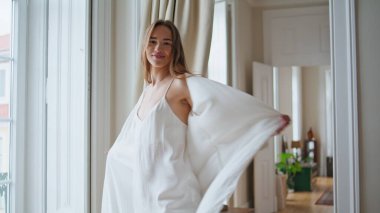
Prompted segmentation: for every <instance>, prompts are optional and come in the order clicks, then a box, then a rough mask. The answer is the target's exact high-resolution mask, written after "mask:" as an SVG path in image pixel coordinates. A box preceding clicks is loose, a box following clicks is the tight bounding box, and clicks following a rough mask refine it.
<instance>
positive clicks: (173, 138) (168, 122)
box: [102, 20, 289, 213]
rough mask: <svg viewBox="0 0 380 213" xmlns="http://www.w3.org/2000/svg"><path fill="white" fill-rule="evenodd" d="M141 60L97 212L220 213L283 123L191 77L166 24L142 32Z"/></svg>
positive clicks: (243, 97)
mask: <svg viewBox="0 0 380 213" xmlns="http://www.w3.org/2000/svg"><path fill="white" fill-rule="evenodd" d="M142 62H143V65H144V70H145V75H144V78H145V81H146V83H147V87H146V88H145V89H144V91H143V93H142V95H141V97H140V99H139V101H138V103H137V104H136V106H135V108H134V109H133V110H132V112H131V113H130V115H129V116H128V118H127V120H126V122H125V124H124V126H123V129H122V131H121V133H120V135H119V136H118V138H117V140H116V142H115V144H114V145H113V146H112V148H111V149H110V151H109V153H108V157H107V166H106V175H105V182H104V190H103V202H102V212H103V213H124V212H127V213H129V212H135V213H140V212H168V213H172V212H184V213H193V212H199V213H203V212H218V211H220V209H221V207H222V203H223V201H224V200H226V199H227V198H228V196H229V195H230V194H231V193H232V192H233V190H234V189H235V187H236V184H237V181H238V178H239V176H240V174H241V173H242V171H243V170H244V168H245V167H246V166H247V165H248V163H249V161H250V159H251V158H252V157H253V155H254V153H255V152H256V151H257V150H258V149H259V148H260V146H261V145H262V144H263V143H264V142H265V140H267V139H268V138H269V137H270V136H271V135H273V134H274V133H275V132H276V130H277V131H280V130H282V129H283V128H284V127H285V126H286V125H287V124H288V123H289V118H288V117H287V116H283V115H281V114H279V113H278V112H276V111H274V110H273V109H271V108H269V107H267V106H265V105H263V104H261V103H260V102H258V101H257V100H256V99H254V98H253V97H252V96H249V95H247V94H245V93H242V92H240V91H237V90H234V89H232V88H230V87H227V86H224V85H221V84H219V83H216V82H213V81H210V80H207V79H205V78H202V77H196V76H192V75H191V73H190V72H189V71H188V69H187V67H186V62H185V57H184V51H183V48H182V44H181V39H180V34H179V32H178V30H177V28H176V27H175V26H174V25H173V24H172V23H171V22H170V21H162V20H160V21H157V22H155V23H153V24H152V25H151V26H150V27H149V28H148V31H147V34H146V37H145V40H144V46H143V51H142ZM231 102H232V103H231ZM245 113H248V114H245Z"/></svg>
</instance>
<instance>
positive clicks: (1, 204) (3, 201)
mask: <svg viewBox="0 0 380 213" xmlns="http://www.w3.org/2000/svg"><path fill="white" fill-rule="evenodd" d="M6 175H7V174H2V173H1V174H0V180H2V178H4V177H5V176H6ZM5 212H9V184H8V183H4V184H0V213H5Z"/></svg>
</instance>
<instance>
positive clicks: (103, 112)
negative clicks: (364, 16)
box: [91, 0, 360, 213]
mask: <svg viewBox="0 0 380 213" xmlns="http://www.w3.org/2000/svg"><path fill="white" fill-rule="evenodd" d="M107 2H108V1H107V0H95V2H94V5H98V4H106V5H107V4H109V3H107ZM93 10H97V11H98V13H99V12H100V13H101V14H103V15H104V16H105V17H108V18H107V19H104V20H102V19H96V18H95V19H93V22H92V25H93V27H94V28H95V29H97V30H96V31H93V35H92V36H93V43H96V42H101V43H103V42H104V43H109V40H110V39H111V36H110V34H108V33H111V32H109V31H107V28H108V26H112V19H111V18H109V17H111V14H112V7H110V6H108V7H104V8H99V7H93ZM93 12H94V14H97V13H96V11H93ZM329 12H330V38H331V41H330V43H331V68H332V73H333V78H332V81H333V102H334V112H333V113H334V129H335V131H334V132H335V135H334V139H335V142H334V156H333V157H334V200H335V203H334V204H335V205H334V211H335V212H348V213H354V212H359V211H360V188H359V145H358V104H357V67H356V36H355V33H356V27H355V0H342V1H335V0H329ZM104 32H108V33H107V34H108V36H105V37H104ZM109 48H110V47H109V46H93V48H92V52H93V56H92V61H104V59H107V60H106V61H110V60H109V59H110V58H111V51H110V49H109ZM102 65H103V66H102V67H103V68H104V69H93V70H92V74H93V76H94V75H97V76H104V75H106V76H107V75H108V73H107V72H109V71H110V70H112V69H111V66H112V65H111V63H107V62H105V63H102ZM93 68H95V66H93ZM92 85H98V86H100V88H99V87H97V88H95V87H93V89H95V90H96V91H105V92H104V93H101V92H100V93H97V94H96V96H95V97H94V96H93V98H94V99H95V100H93V101H92V106H91V108H92V109H96V113H93V114H92V121H91V128H92V130H91V132H92V136H91V138H92V140H94V139H96V138H98V139H100V138H102V139H104V140H96V143H94V141H92V144H93V145H95V146H96V148H95V149H94V147H93V148H92V150H91V152H92V153H91V155H92V157H91V165H92V166H91V170H92V171H91V174H92V175H95V174H100V173H102V172H103V171H104V165H105V164H104V161H105V159H104V153H107V151H108V148H109V145H110V144H111V141H110V138H109V137H107V136H109V135H110V129H109V128H105V127H106V126H105V124H102V123H101V122H99V119H100V118H102V117H103V118H104V117H105V118H107V119H110V117H109V116H110V115H111V111H110V110H111V109H110V107H104V106H102V104H104V101H106V100H107V99H108V98H109V96H108V95H109V91H108V89H107V88H110V87H111V81H110V79H109V78H93V79H92ZM93 92H94V90H93ZM93 95H94V94H93ZM338 109H339V110H338ZM96 118H99V119H96ZM104 136H106V137H104ZM93 178H94V177H91V179H92V183H91V191H92V192H93V193H92V194H91V197H92V199H91V201H92V202H94V201H95V200H98V199H99V197H101V192H102V180H95V181H94V180H93ZM337 194H339V199H337ZM92 207H93V208H94V207H95V206H94V203H92ZM92 211H94V212H95V209H92Z"/></svg>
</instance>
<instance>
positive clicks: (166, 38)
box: [145, 25, 172, 69]
mask: <svg viewBox="0 0 380 213" xmlns="http://www.w3.org/2000/svg"><path fill="white" fill-rule="evenodd" d="M145 53H146V57H147V59H148V61H149V63H150V64H151V67H152V68H156V69H157V68H158V69H163V68H169V64H170V61H171V58H172V33H171V31H170V30H169V28H167V27H165V26H162V25H160V26H157V27H156V28H155V29H154V30H153V32H152V34H151V35H150V38H149V42H148V46H147V48H146V51H145Z"/></svg>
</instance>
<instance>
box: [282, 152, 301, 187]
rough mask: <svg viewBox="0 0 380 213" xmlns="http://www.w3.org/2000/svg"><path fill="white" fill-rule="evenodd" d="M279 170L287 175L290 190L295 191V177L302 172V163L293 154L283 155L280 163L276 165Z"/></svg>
mask: <svg viewBox="0 0 380 213" xmlns="http://www.w3.org/2000/svg"><path fill="white" fill-rule="evenodd" d="M276 167H277V170H278V171H279V172H281V173H283V174H285V175H287V180H286V185H287V186H288V189H290V190H294V184H295V183H294V177H295V175H296V174H297V173H298V172H301V170H302V166H301V162H300V161H299V160H298V159H297V157H296V156H295V155H294V154H292V153H281V154H280V162H278V163H276Z"/></svg>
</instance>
